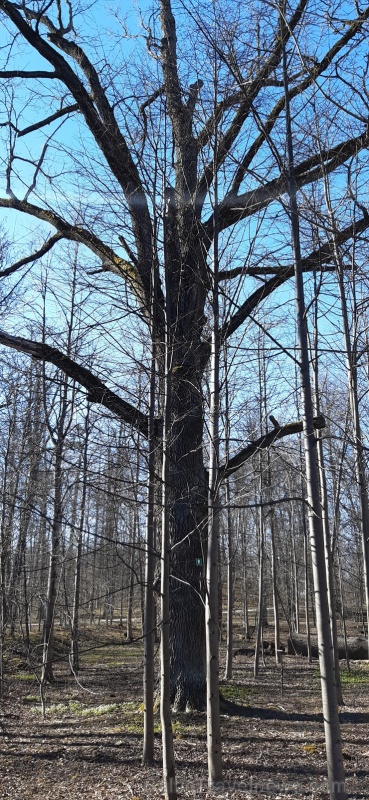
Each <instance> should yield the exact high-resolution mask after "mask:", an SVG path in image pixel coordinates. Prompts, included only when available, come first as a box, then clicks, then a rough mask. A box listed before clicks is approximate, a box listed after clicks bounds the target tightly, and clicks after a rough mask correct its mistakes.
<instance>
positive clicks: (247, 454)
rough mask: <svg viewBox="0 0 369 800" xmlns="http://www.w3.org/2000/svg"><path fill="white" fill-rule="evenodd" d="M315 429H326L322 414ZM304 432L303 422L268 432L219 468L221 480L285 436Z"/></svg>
mask: <svg viewBox="0 0 369 800" xmlns="http://www.w3.org/2000/svg"><path fill="white" fill-rule="evenodd" d="M314 428H315V430H322V428H325V419H324V417H323V415H322V414H320V415H319V416H318V417H314ZM302 430H303V423H302V422H290V423H289V424H288V425H282V426H276V427H274V428H273V430H271V431H268V433H265V434H264V435H263V436H260V437H259V439H256V440H255V441H254V442H250V444H248V445H247V446H246V447H244V448H243V449H242V450H240V452H239V453H236V455H235V456H232V458H230V459H229V461H228V462H227V463H226V464H223V465H221V466H220V467H219V473H220V478H221V479H222V480H223V479H224V478H228V477H229V476H230V475H232V474H233V473H234V472H237V470H238V469H240V467H242V465H243V464H244V463H245V462H246V461H248V460H249V458H251V457H252V456H253V455H254V454H255V453H257V452H258V451H259V450H265V449H266V448H267V447H270V446H271V445H272V444H274V442H276V441H277V440H278V439H283V438H284V437H285V436H292V435H293V434H296V433H301V432H302Z"/></svg>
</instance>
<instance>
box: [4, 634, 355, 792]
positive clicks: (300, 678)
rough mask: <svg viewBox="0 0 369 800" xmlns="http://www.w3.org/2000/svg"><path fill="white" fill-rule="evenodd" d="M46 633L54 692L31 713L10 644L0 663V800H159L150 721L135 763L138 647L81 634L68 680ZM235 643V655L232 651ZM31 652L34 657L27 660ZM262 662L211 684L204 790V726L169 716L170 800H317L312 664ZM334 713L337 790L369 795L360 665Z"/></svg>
mask: <svg viewBox="0 0 369 800" xmlns="http://www.w3.org/2000/svg"><path fill="white" fill-rule="evenodd" d="M64 636H65V639H64V640H63V634H62V633H60V632H59V633H58V634H57V645H58V656H59V661H58V662H57V664H56V669H55V683H54V684H52V685H50V686H48V687H47V691H46V717H45V719H43V718H42V714H41V710H40V699H39V687H38V681H37V675H36V673H37V669H36V670H35V672H33V671H31V670H30V667H29V665H27V664H26V663H25V662H24V661H23V658H22V650H21V643H18V646H16V645H14V646H13V648H12V649H11V650H10V651H9V653H8V656H7V659H6V662H5V696H4V700H3V701H2V704H1V707H0V798H1V800H5V798H9V799H10V800H26V798H32V800H82V798H83V800H159V798H162V797H163V792H162V778H161V737H160V721H159V717H157V722H156V731H157V732H156V745H155V747H156V751H155V763H154V765H153V766H152V767H144V766H142V765H141V752H142V733H143V714H142V705H141V702H142V701H141V698H142V643H141V642H138V643H134V644H129V645H128V644H126V643H125V639H124V636H123V632H122V631H119V630H117V629H115V630H112V629H108V630H106V629H105V628H102V627H101V628H98V627H96V628H94V629H90V630H89V631H87V632H85V633H84V636H83V641H82V643H81V650H82V655H81V664H82V668H81V671H80V673H79V677H78V682H77V680H76V679H75V678H73V676H71V675H70V673H69V670H68V668H67V659H66V658H65V656H66V652H67V635H66V634H64ZM242 644H244V643H242V642H241V641H236V642H235V648H237V647H240V646H242ZM35 653H37V649H36V648H35V650H34V654H35ZM281 678H282V675H281V669H280V667H278V666H277V665H276V664H275V661H274V659H273V658H272V657H271V656H268V657H266V666H264V665H263V663H262V661H261V663H260V674H259V677H258V678H257V679H255V678H254V677H253V659H252V658H250V657H247V656H236V657H235V658H234V677H233V680H232V681H230V682H228V683H224V682H222V687H221V688H222V693H223V696H224V698H225V700H226V703H225V706H224V708H223V710H225V711H226V713H223V714H222V739H223V760H224V776H223V784H222V785H221V786H220V787H219V790H217V791H212V792H210V791H208V789H207V751H206V719H205V714H201V713H183V714H182V713H181V714H175V715H174V716H173V731H174V737H175V742H174V744H175V756H176V765H177V782H178V796H179V798H180V799H181V798H183V800H202V799H204V800H205V798H206V800H222V799H223V798H233V800H239V799H240V798H242V800H248V799H249V798H250V799H251V798H252V800H261V798H263V799H264V798H274V800H280V799H281V798H289V799H290V800H291V798H292V800H295V799H296V800H297V798H304V799H305V798H306V800H323V798H327V791H326V767H325V751H324V734H323V718H322V714H321V701H320V683H319V673H318V666H317V662H316V661H315V662H314V663H313V664H311V665H309V664H308V663H307V659H306V658H303V657H299V656H287V655H285V656H284V657H283V686H282V680H281ZM342 678H343V693H344V700H345V705H344V706H343V707H342V709H341V712H342V713H341V722H342V737H343V749H344V760H345V769H346V778H347V790H348V793H349V795H350V797H352V798H356V799H358V798H368V797H369V736H368V731H369V728H368V724H369V695H368V688H369V662H356V663H353V664H352V672H351V673H348V672H347V670H346V669H345V668H344V666H342Z"/></svg>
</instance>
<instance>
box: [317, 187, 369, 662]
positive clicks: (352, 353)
mask: <svg viewBox="0 0 369 800" xmlns="http://www.w3.org/2000/svg"><path fill="white" fill-rule="evenodd" d="M325 199H326V205H327V209H328V215H329V222H330V227H331V231H332V234H331V235H332V240H333V248H334V257H335V262H336V269H337V279H338V286H339V293H340V301H341V315H342V325H343V336H344V343H345V355H346V369H347V384H348V393H349V400H350V410H351V420H352V426H353V434H354V436H353V450H354V456H355V475H356V483H357V487H358V491H359V502H360V517H361V543H362V552H363V568H364V591H365V605H366V618H367V625H369V496H368V484H367V479H366V471H365V451H364V445H363V436H362V430H361V422H360V411H359V398H358V385H357V364H356V360H357V348H356V339H354V342H352V341H351V333H350V324H349V314H348V308H347V298H346V291H345V284H344V279H343V273H344V265H343V261H342V258H341V253H340V251H339V247H338V244H337V235H336V230H337V226H336V221H335V218H334V213H333V209H332V204H331V199H330V193H329V185H328V181H327V178H325ZM356 314H357V308H356V303H355V315H356ZM355 323H357V319H355ZM367 636H368V657H369V632H368V629H367Z"/></svg>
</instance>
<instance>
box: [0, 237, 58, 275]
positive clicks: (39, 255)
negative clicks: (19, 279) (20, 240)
mask: <svg viewBox="0 0 369 800" xmlns="http://www.w3.org/2000/svg"><path fill="white" fill-rule="evenodd" d="M62 238H63V236H62V235H61V234H60V233H55V234H54V236H50V238H49V239H47V241H46V242H45V243H44V244H43V245H42V247H40V249H39V250H36V252H35V253H31V255H30V256H25V257H24V258H21V259H20V260H19V261H16V262H15V264H12V265H11V267H7V268H6V269H3V270H1V271H0V278H6V277H7V276H8V275H12V274H13V272H17V270H18V269H21V267H24V266H25V265H26V264H30V263H31V262H32V261H37V260H38V259H39V258H42V256H44V255H45V254H46V253H48V252H49V250H51V248H52V247H54V245H55V244H56V243H57V242H60V241H61V239H62Z"/></svg>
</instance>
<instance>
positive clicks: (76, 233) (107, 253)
mask: <svg viewBox="0 0 369 800" xmlns="http://www.w3.org/2000/svg"><path fill="white" fill-rule="evenodd" d="M0 208H11V209H13V210H14V211H21V212H22V213H23V214H29V216H31V217H36V218H37V219H41V220H43V221H44V222H48V223H49V225H52V226H53V227H54V228H56V230H57V231H58V232H59V234H60V238H64V239H69V240H70V241H74V242H79V243H80V244H84V245H85V246H86V247H88V248H89V250H91V251H92V252H93V253H95V255H97V256H98V257H99V258H100V259H101V261H102V263H103V269H104V271H106V272H113V273H114V274H115V275H119V276H120V277H124V278H125V279H126V280H127V281H128V283H129V284H130V286H131V287H132V289H133V291H134V292H135V293H136V294H139V290H140V286H141V283H140V278H139V275H138V272H137V270H136V267H135V265H134V264H131V263H130V262H129V261H126V260H125V259H124V258H120V256H117V255H116V253H115V252H114V250H112V248H111V247H108V245H106V244H105V243H104V242H103V241H102V240H101V239H100V238H99V237H98V236H96V234H94V233H92V232H91V231H89V230H87V228H82V227H80V226H79V225H71V224H70V223H69V222H67V221H66V220H64V219H63V218H62V217H59V215H58V214H56V213H55V212H54V211H50V210H49V209H47V208H42V207H40V206H36V205H34V204H33V203H29V202H28V201H27V200H19V199H18V198H16V197H9V198H0Z"/></svg>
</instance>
